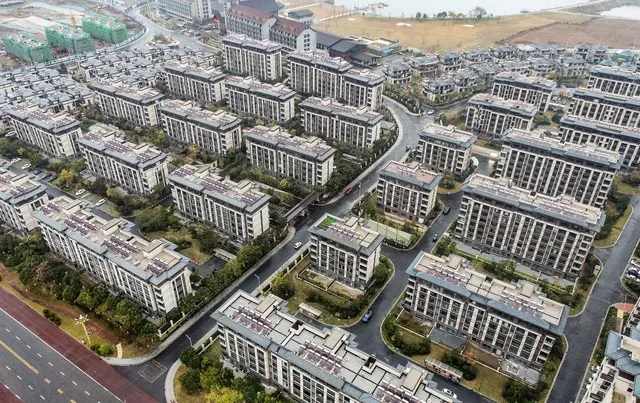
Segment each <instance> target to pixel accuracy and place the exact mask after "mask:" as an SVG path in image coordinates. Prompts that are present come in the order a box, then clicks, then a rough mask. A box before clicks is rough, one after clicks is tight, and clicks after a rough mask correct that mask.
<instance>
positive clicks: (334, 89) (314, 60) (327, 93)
mask: <svg viewBox="0 0 640 403" xmlns="http://www.w3.org/2000/svg"><path fill="white" fill-rule="evenodd" d="M287 60H288V61H289V87H291V89H293V90H294V91H295V92H298V93H300V94H304V95H310V96H314V97H320V98H334V99H341V98H342V89H343V75H344V74H346V73H347V72H349V70H351V69H352V68H353V66H352V65H351V64H350V63H348V62H347V61H345V60H344V59H341V58H339V57H330V56H329V55H327V54H326V53H324V52H318V51H316V52H292V53H289V55H287Z"/></svg>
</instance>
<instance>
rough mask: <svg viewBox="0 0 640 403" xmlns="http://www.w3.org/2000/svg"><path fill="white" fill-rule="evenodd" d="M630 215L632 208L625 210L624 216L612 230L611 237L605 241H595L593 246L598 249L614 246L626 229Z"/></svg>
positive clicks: (628, 207)
mask: <svg viewBox="0 0 640 403" xmlns="http://www.w3.org/2000/svg"><path fill="white" fill-rule="evenodd" d="M630 215H631V206H627V208H626V210H624V214H623V215H622V216H621V217H620V218H618V221H616V223H615V224H614V226H613V228H612V229H611V233H609V236H607V237H606V238H604V239H598V240H596V241H593V246H595V247H598V248H606V247H609V246H613V245H614V244H615V243H616V241H617V240H618V237H619V236H620V233H621V232H622V229H623V228H624V225H625V224H626V223H627V220H628V219H629V216H630Z"/></svg>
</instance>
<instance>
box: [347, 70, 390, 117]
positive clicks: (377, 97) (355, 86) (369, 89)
mask: <svg viewBox="0 0 640 403" xmlns="http://www.w3.org/2000/svg"><path fill="white" fill-rule="evenodd" d="M383 90H384V76H382V75H380V74H377V73H374V72H373V71H371V70H357V69H351V70H349V71H348V72H346V73H344V74H343V75H342V91H341V94H342V95H341V99H342V101H343V102H344V103H345V104H347V105H350V106H355V107H361V106H366V107H368V108H370V109H373V110H374V111H377V110H378V109H380V107H381V106H382V92H383Z"/></svg>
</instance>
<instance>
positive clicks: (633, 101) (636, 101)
mask: <svg viewBox="0 0 640 403" xmlns="http://www.w3.org/2000/svg"><path fill="white" fill-rule="evenodd" d="M576 97H585V98H593V99H597V100H598V102H607V103H615V104H617V105H623V106H624V107H628V108H638V107H640V97H628V96H620V95H614V94H611V93H609V92H604V91H600V90H596V89H584V88H576V89H574V90H573V98H574V99H575V98H576Z"/></svg>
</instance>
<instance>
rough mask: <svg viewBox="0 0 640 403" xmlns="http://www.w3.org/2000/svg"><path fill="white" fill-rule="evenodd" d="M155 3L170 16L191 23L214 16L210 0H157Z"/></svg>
mask: <svg viewBox="0 0 640 403" xmlns="http://www.w3.org/2000/svg"><path fill="white" fill-rule="evenodd" d="M156 4H157V7H158V8H159V9H160V10H163V11H164V12H165V13H167V15H169V16H170V17H173V18H177V19H179V20H182V21H186V22H189V23H192V24H199V23H203V22H209V21H210V20H211V19H212V18H213V16H214V13H213V7H212V1H211V0H158V2H157V3H156Z"/></svg>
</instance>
